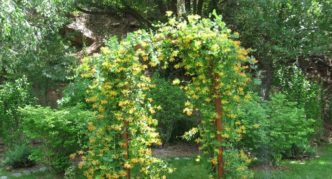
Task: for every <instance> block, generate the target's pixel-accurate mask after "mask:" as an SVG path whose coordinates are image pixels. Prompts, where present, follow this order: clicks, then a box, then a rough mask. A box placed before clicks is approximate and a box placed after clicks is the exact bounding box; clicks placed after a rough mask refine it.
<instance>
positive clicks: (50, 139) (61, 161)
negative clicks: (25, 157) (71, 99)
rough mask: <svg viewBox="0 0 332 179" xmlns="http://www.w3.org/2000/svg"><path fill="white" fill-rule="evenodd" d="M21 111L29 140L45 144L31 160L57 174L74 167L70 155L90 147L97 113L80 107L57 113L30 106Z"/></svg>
mask: <svg viewBox="0 0 332 179" xmlns="http://www.w3.org/2000/svg"><path fill="white" fill-rule="evenodd" d="M20 112H21V113H22V116H23V124H24V125H23V127H24V128H23V130H24V133H25V135H26V136H27V137H28V139H29V140H41V141H42V143H41V145H40V146H38V147H35V148H34V150H33V151H32V155H31V156H30V157H31V158H32V159H35V160H36V161H38V162H41V163H44V164H46V165H49V166H51V167H52V168H53V169H54V170H55V171H56V172H63V171H65V169H66V168H67V167H69V166H70V160H69V155H70V154H73V153H75V152H76V151H78V150H79V149H81V148H82V147H83V145H84V144H86V141H87V136H86V135H87V133H88V131H87V124H88V122H89V121H91V120H94V119H95V115H94V113H92V112H90V111H83V110H82V109H81V108H80V107H71V108H65V109H61V110H53V109H50V108H47V107H32V106H26V107H25V108H22V109H20Z"/></svg>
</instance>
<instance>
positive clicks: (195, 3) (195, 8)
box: [192, 0, 197, 14]
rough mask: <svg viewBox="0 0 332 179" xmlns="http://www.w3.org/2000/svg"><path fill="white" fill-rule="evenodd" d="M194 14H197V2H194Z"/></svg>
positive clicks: (194, 0)
mask: <svg viewBox="0 0 332 179" xmlns="http://www.w3.org/2000/svg"><path fill="white" fill-rule="evenodd" d="M192 12H193V13H194V14H197V0H193V11H192Z"/></svg>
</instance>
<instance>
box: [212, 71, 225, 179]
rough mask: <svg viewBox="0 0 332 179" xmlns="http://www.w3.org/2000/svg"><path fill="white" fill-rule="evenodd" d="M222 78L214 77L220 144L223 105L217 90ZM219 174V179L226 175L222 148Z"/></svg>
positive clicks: (216, 121)
mask: <svg viewBox="0 0 332 179" xmlns="http://www.w3.org/2000/svg"><path fill="white" fill-rule="evenodd" d="M219 80H220V78H219V75H218V74H215V75H214V85H213V86H214V95H215V98H214V105H215V110H216V119H215V124H216V128H217V134H216V136H217V141H218V143H219V144H221V142H222V136H221V133H222V128H223V124H222V103H221V96H220V92H219V91H218V90H217V89H218V88H219V86H220V81H219ZM217 173H218V179H221V178H222V177H223V175H224V164H223V148H222V146H220V147H219V148H218V166H217Z"/></svg>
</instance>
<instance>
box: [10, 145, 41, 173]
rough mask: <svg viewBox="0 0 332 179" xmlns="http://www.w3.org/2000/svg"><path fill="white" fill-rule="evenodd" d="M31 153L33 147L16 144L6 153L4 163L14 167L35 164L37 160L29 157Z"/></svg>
mask: <svg viewBox="0 0 332 179" xmlns="http://www.w3.org/2000/svg"><path fill="white" fill-rule="evenodd" d="M30 154H31V148H30V147H28V146H27V145H15V146H14V147H13V148H12V149H11V150H9V151H7V152H6V153H5V159H4V165H5V166H10V167H13V168H21V167H30V166H33V165H34V164H35V162H34V161H33V160H31V159H30V158H29V156H30Z"/></svg>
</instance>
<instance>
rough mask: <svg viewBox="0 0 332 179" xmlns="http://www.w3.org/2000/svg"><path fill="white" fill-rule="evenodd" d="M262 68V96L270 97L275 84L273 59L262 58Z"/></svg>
mask: <svg viewBox="0 0 332 179" xmlns="http://www.w3.org/2000/svg"><path fill="white" fill-rule="evenodd" d="M261 69H262V70H263V79H262V85H261V96H262V97H263V98H264V99H268V98H269V95H270V91H271V87H272V84H273V63H272V61H271V60H262V61H261Z"/></svg>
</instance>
